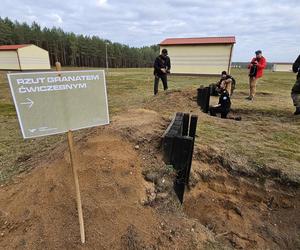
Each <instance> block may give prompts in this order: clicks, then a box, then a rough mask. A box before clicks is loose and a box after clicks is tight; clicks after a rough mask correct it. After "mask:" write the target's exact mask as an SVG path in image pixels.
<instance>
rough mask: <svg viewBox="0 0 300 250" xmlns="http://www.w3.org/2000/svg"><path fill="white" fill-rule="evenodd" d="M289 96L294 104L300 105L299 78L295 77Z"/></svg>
mask: <svg viewBox="0 0 300 250" xmlns="http://www.w3.org/2000/svg"><path fill="white" fill-rule="evenodd" d="M291 97H292V99H293V103H294V106H296V107H300V79H297V81H296V83H295V84H294V86H293V88H292V93H291Z"/></svg>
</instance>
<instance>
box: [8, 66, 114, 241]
mask: <svg viewBox="0 0 300 250" xmlns="http://www.w3.org/2000/svg"><path fill="white" fill-rule="evenodd" d="M7 76H8V80H9V85H10V89H11V92H12V96H13V100H14V103H15V107H16V111H17V115H18V120H19V123H20V127H21V131H22V135H23V137H24V138H25V139H26V138H35V137H40V136H47V135H53V134H59V133H67V138H68V144H69V149H70V161H71V167H72V171H73V177H74V181H75V189H76V202H77V211H78V218H79V226H80V236H81V242H82V243H84V242H85V232H84V221H83V212H82V203H81V196H80V189H79V180H78V173H77V157H76V154H75V149H74V140H73V134H72V131H73V130H78V129H83V128H89V127H94V126H100V125H106V124H109V113H108V103H107V92H106V82H105V74H104V71H103V70H86V71H59V73H58V72H30V73H12V74H8V75H7Z"/></svg>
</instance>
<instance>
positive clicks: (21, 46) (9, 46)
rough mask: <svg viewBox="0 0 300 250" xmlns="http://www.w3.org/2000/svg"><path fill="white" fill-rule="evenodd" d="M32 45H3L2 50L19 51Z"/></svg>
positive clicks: (0, 47) (0, 48)
mask: <svg viewBox="0 0 300 250" xmlns="http://www.w3.org/2000/svg"><path fill="white" fill-rule="evenodd" d="M29 45H30V44H16V45H1V46H0V50H17V49H20V48H23V47H26V46H29Z"/></svg>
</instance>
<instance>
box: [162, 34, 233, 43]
mask: <svg viewBox="0 0 300 250" xmlns="http://www.w3.org/2000/svg"><path fill="white" fill-rule="evenodd" d="M233 43H235V37H234V36H224V37H198V38H196V37H195V38H167V39H165V40H163V41H162V42H161V43H160V45H184V44H193V45H195V44H233Z"/></svg>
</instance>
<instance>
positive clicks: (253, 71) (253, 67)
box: [249, 64, 257, 77]
mask: <svg viewBox="0 0 300 250" xmlns="http://www.w3.org/2000/svg"><path fill="white" fill-rule="evenodd" d="M256 75H257V65H255V64H253V65H251V67H250V71H249V76H250V77H256Z"/></svg>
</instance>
